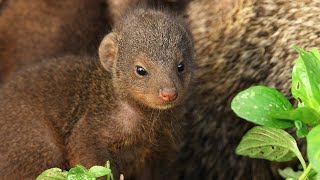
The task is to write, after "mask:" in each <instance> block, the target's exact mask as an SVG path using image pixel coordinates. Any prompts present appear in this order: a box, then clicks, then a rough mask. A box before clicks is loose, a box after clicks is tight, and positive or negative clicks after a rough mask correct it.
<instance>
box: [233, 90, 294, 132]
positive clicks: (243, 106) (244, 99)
mask: <svg viewBox="0 0 320 180" xmlns="http://www.w3.org/2000/svg"><path fill="white" fill-rule="evenodd" d="M231 109H232V110H233V111H234V112H235V113H236V114H237V115H238V116H239V117H241V118H243V119H246V120H248V121H250V122H254V123H256V124H259V125H264V126H268V127H274V128H289V127H294V124H293V122H292V121H287V120H281V119H275V118H272V117H270V116H269V114H272V113H275V112H279V111H289V110H292V109H293V107H292V105H291V104H290V102H289V101H288V99H287V98H286V97H284V96H283V95H282V94H281V93H280V92H278V91H277V90H275V89H273V88H268V87H264V86H253V87H250V88H248V89H246V90H244V91H241V92H240V93H239V94H237V96H236V97H235V98H233V100H232V102H231Z"/></svg>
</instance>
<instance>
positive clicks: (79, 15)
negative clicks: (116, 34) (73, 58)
mask: <svg viewBox="0 0 320 180" xmlns="http://www.w3.org/2000/svg"><path fill="white" fill-rule="evenodd" d="M105 6H106V5H105V4H104V1H103V0H95V1H91V0H68V1H51V0H31V1H30V0H29V1H25V0H4V1H2V2H0V83H1V82H3V81H5V79H7V78H9V77H10V75H11V74H12V73H13V72H16V71H17V70H19V69H20V68H21V67H23V66H24V65H26V64H31V63H33V62H37V61H39V60H41V59H44V58H50V57H58V56H61V55H62V54H66V53H72V54H95V53H96V51H95V50H96V48H97V47H98V45H99V42H100V40H101V38H102V37H103V34H105V33H106V30H107V24H108V19H105V17H104V10H105Z"/></svg>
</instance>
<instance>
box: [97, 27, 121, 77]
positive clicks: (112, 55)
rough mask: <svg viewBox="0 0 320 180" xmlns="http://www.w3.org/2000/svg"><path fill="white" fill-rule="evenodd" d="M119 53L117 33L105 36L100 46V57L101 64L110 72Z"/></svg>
mask: <svg viewBox="0 0 320 180" xmlns="http://www.w3.org/2000/svg"><path fill="white" fill-rule="evenodd" d="M117 53H118V40H117V33H114V32H111V33H110V34H108V35H106V36H105V37H104V38H103V40H102V42H101V44H100V46H99V58H100V61H101V64H102V65H103V67H104V68H105V69H106V70H107V71H109V72H111V69H112V66H113V64H114V63H115V62H116V58H117Z"/></svg>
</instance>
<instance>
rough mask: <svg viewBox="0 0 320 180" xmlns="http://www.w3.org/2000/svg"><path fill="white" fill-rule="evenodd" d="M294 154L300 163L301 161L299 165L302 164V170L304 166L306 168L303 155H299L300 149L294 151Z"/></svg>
mask: <svg viewBox="0 0 320 180" xmlns="http://www.w3.org/2000/svg"><path fill="white" fill-rule="evenodd" d="M294 153H295V154H296V156H297V157H298V159H299V161H300V163H301V165H302V167H303V171H305V170H306V168H307V165H306V162H305V161H304V159H303V157H302V155H301V153H300V151H298V152H294Z"/></svg>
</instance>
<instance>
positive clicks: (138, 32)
mask: <svg viewBox="0 0 320 180" xmlns="http://www.w3.org/2000/svg"><path fill="white" fill-rule="evenodd" d="M99 56H100V61H101V63H102V65H103V67H104V68H105V69H106V70H107V71H109V72H111V74H112V78H113V85H114V88H115V90H116V91H117V92H118V93H119V94H120V95H121V96H125V97H126V98H129V99H132V100H134V101H136V102H138V103H142V104H143V105H145V106H148V107H151V108H156V109H167V108H170V107H173V106H174V105H177V104H179V102H181V101H182V100H183V99H184V96H185V95H186V92H187V91H188V86H189V83H190V79H191V74H192V73H191V70H192V59H193V58H192V38H191V35H190V33H189V32H188V30H187V29H186V27H185V26H184V25H183V24H182V22H181V20H179V19H177V18H175V17H173V16H170V15H168V14H166V13H163V12H161V11H156V10H142V9H139V10H135V11H134V12H132V13H131V14H129V15H128V16H127V17H125V18H124V19H123V21H122V22H121V23H120V24H119V25H118V26H116V28H115V29H114V30H113V32H111V33H110V34H108V35H107V36H106V37H105V38H104V39H103V41H102V43H101V45H100V47H99Z"/></svg>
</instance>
